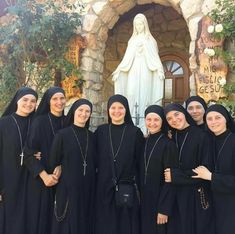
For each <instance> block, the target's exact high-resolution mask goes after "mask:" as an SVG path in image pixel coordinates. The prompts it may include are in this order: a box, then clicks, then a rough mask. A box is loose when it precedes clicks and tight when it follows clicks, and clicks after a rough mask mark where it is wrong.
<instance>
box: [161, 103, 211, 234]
mask: <svg viewBox="0 0 235 234" xmlns="http://www.w3.org/2000/svg"><path fill="white" fill-rule="evenodd" d="M165 115H166V119H167V122H168V124H169V125H170V127H171V129H172V133H173V136H172V138H173V140H174V142H175V143H176V146H177V148H178V155H177V159H176V161H178V167H177V168H167V169H165V181H166V182H167V183H172V184H173V185H175V186H176V198H175V204H174V209H173V211H172V218H171V219H170V220H169V223H168V231H169V232H168V233H169V234H171V233H172V234H201V233H208V234H209V233H210V234H213V233H214V230H213V228H214V224H213V217H212V204H211V194H210V188H209V186H208V184H207V183H205V182H203V181H201V180H197V179H193V178H192V176H193V175H194V174H193V171H192V170H193V169H194V168H195V167H197V166H199V165H206V166H209V165H208V162H209V156H210V155H209V146H210V144H209V139H208V136H207V134H206V133H205V131H203V130H201V129H200V128H198V127H197V126H196V123H195V122H194V120H193V119H192V117H191V116H190V115H189V113H188V112H187V111H186V109H185V108H184V107H183V106H181V105H179V104H175V103H172V104H169V105H168V106H166V107H165ZM173 156H174V155H173ZM195 165H196V166H195ZM185 201H187V202H185ZM189 210H190V212H189ZM180 220H184V222H180Z"/></svg>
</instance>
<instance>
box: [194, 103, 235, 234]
mask: <svg viewBox="0 0 235 234" xmlns="http://www.w3.org/2000/svg"><path fill="white" fill-rule="evenodd" d="M206 124H207V126H208V128H209V129H210V130H211V132H212V134H213V135H214V137H213V142H212V145H213V149H212V152H213V154H212V158H213V164H212V167H211V168H212V169H210V170H209V169H208V167H205V166H198V167H197V168H195V169H194V170H193V171H194V172H195V173H196V174H197V175H196V176H194V178H196V179H198V178H201V179H204V180H209V181H211V189H212V193H213V201H214V203H213V204H214V208H215V223H216V233H218V234H224V233H232V232H233V230H234V229H235V222H234V221H235V214H234V209H235V173H234V167H235V160H234V158H235V134H234V132H235V124H234V121H233V119H232V117H231V115H230V114H229V112H228V111H227V110H226V109H225V107H223V106H222V105H219V104H215V105H212V106H210V107H209V108H208V110H207V111H206Z"/></svg>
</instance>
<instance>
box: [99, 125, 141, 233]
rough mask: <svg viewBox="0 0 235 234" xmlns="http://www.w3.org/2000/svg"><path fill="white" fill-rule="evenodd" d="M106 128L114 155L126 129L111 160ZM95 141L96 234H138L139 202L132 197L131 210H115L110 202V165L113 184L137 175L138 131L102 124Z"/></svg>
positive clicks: (114, 204)
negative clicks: (96, 172) (96, 154)
mask: <svg viewBox="0 0 235 234" xmlns="http://www.w3.org/2000/svg"><path fill="white" fill-rule="evenodd" d="M109 127H110V128H111V138H112V143H113V149H114V152H117V150H118V148H119V145H120V141H121V138H122V134H123V130H124V128H125V127H126V130H125V134H124V135H123V141H122V144H121V147H120V150H119V153H118V155H117V156H116V158H115V162H114V159H113V158H112V157H113V155H112V153H111V144H110V138H109ZM95 134H96V141H97V151H98V159H97V167H98V174H97V192H96V226H95V231H96V234H138V233H139V231H140V225H139V224H140V222H139V200H138V194H137V193H135V196H134V205H133V207H132V208H121V207H117V206H116V203H115V199H114V195H115V194H114V193H115V185H114V183H113V173H112V163H115V170H116V175H117V180H118V181H120V180H124V179H129V180H131V179H132V178H133V177H134V176H136V175H137V161H138V160H139V158H138V157H139V156H138V155H139V153H140V150H141V147H142V144H143V134H142V132H141V130H140V129H139V128H137V127H135V126H133V125H132V124H122V125H114V124H110V125H109V124H105V125H102V126H100V127H98V129H97V130H96V133H95Z"/></svg>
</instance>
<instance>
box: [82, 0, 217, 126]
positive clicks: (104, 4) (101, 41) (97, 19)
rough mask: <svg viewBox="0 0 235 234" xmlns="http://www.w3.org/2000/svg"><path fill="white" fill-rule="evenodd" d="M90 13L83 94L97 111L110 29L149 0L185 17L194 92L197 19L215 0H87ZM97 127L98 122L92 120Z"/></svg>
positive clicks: (85, 26)
mask: <svg viewBox="0 0 235 234" xmlns="http://www.w3.org/2000/svg"><path fill="white" fill-rule="evenodd" d="M83 2H84V3H86V4H87V7H86V9H87V14H86V15H84V16H83V24H82V33H83V36H85V37H86V38H87V48H86V49H85V51H84V53H83V54H82V59H81V70H82V73H83V77H84V80H86V84H85V87H84V89H83V94H84V96H85V97H87V98H89V99H90V100H91V101H92V102H93V103H94V106H95V108H94V112H95V113H96V114H100V113H102V109H103V106H102V95H101V89H102V86H103V82H102V81H103V67H104V51H105V48H106V41H107V39H108V31H109V30H110V29H112V28H113V27H114V25H115V24H116V23H117V21H118V20H119V18H120V16H121V15H123V14H124V13H126V12H128V11H130V10H131V9H132V8H134V7H135V6H136V5H145V4H150V3H155V4H160V5H162V6H168V7H172V8H174V9H175V10H176V11H177V12H178V13H179V14H180V15H182V16H183V18H184V20H185V22H186V24H187V26H188V31H189V34H190V43H189V48H188V52H189V67H190V70H191V73H192V75H191V77H190V91H191V93H192V94H193V93H195V81H194V72H195V70H196V69H197V63H196V57H195V41H196V39H197V31H198V22H199V21H200V20H201V18H202V17H203V16H204V15H206V14H207V13H208V12H210V11H211V10H212V9H213V7H214V0H195V1H194V3H192V1H191V0H183V1H182V0H129V1H126V0H106V1H97V0H84V1H83ZM93 124H94V126H96V125H98V124H99V121H97V123H93Z"/></svg>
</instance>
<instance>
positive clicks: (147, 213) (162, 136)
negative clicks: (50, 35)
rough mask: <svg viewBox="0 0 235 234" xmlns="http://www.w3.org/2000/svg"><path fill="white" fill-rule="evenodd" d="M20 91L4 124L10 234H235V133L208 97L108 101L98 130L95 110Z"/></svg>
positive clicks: (3, 183) (0, 186)
mask: <svg viewBox="0 0 235 234" xmlns="http://www.w3.org/2000/svg"><path fill="white" fill-rule="evenodd" d="M37 98H38V96H37V93H36V92H35V91H34V90H33V89H31V88H28V87H23V88H20V89H19V90H18V91H17V92H16V94H15V96H14V97H13V99H12V101H11V102H10V104H9V105H8V107H7V108H6V110H5V112H4V113H3V115H2V118H1V119H0V233H2V234H232V233H233V232H234V230H235V134H234V132H235V125H234V122H233V119H232V117H231V115H230V114H229V112H228V111H227V110H226V108H224V107H223V106H222V105H219V104H214V105H212V106H210V107H209V108H207V105H206V103H205V101H204V100H203V99H202V98H201V97H199V96H192V97H190V98H189V99H188V100H187V101H186V102H185V107H183V106H182V105H180V104H175V103H172V104H169V105H167V106H166V107H165V108H162V107H161V106H158V105H151V106H149V107H147V109H146V110H145V113H144V114H145V123H146V128H147V129H148V134H147V135H145V136H143V133H142V131H141V130H140V129H139V128H138V127H136V126H134V124H133V122H132V118H131V116H130V110H129V106H128V100H127V99H126V98H125V97H124V96H122V95H118V94H116V95H113V96H111V97H110V98H109V100H108V105H107V112H108V123H107V124H103V125H101V126H99V127H98V128H97V130H96V131H95V133H92V132H91V131H90V130H89V122H90V117H91V114H92V104H91V102H90V101H89V100H87V99H79V100H77V101H75V102H74V103H73V105H72V106H71V108H70V110H69V112H68V114H67V115H66V116H65V115H64V107H65V102H66V99H65V92H64V90H63V89H62V88H60V87H51V88H49V89H48V90H47V91H46V92H45V94H44V95H43V97H42V99H41V102H40V104H39V106H38V108H37V109H36V104H37Z"/></svg>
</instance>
